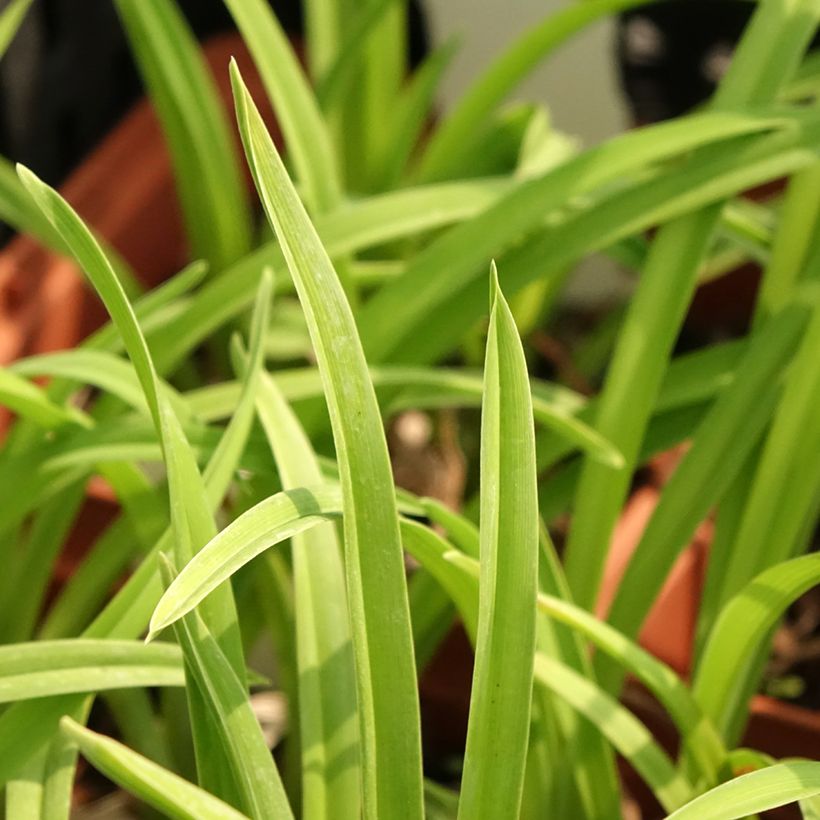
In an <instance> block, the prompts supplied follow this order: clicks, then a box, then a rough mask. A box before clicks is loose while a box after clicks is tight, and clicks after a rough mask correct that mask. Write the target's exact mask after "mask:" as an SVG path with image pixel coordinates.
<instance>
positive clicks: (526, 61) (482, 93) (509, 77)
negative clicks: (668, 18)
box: [420, 0, 645, 180]
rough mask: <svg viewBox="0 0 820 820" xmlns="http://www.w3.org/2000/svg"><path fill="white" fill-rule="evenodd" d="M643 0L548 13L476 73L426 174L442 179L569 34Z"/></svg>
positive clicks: (426, 163)
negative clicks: (490, 117)
mask: <svg viewBox="0 0 820 820" xmlns="http://www.w3.org/2000/svg"><path fill="white" fill-rule="evenodd" d="M644 2H645V0H591V1H589V0H588V1H587V2H584V3H581V4H577V5H572V6H569V7H568V8H565V9H561V10H560V11H559V12H557V13H554V14H550V15H549V16H548V17H546V18H545V19H544V21H543V22H542V23H540V24H539V25H537V26H533V27H530V28H528V29H527V31H526V32H525V33H524V34H523V35H522V36H521V37H520V38H518V39H517V40H516V41H514V42H513V43H512V45H510V46H508V47H507V48H506V49H505V50H504V51H503V52H502V53H501V54H500V55H499V56H498V57H496V59H495V60H494V61H493V62H492V63H491V64H490V65H489V66H488V67H487V68H486V69H484V71H483V72H482V73H481V75H480V76H479V77H478V78H477V79H475V80H474V81H473V83H472V85H471V86H470V87H469V88H468V89H467V91H466V92H465V93H464V94H462V96H461V97H460V99H459V101H458V103H457V104H456V105H455V106H454V108H453V109H452V111H450V112H449V113H448V114H447V116H446V118H445V119H444V121H443V122H442V123H441V125H439V127H438V128H437V129H436V131H435V132H434V134H433V136H432V138H431V139H430V142H429V143H428V145H427V148H426V150H425V153H424V160H423V163H422V165H421V169H420V176H421V177H422V178H423V179H427V180H432V179H443V178H445V177H447V176H448V174H449V171H450V166H451V165H452V164H453V163H454V162H457V161H458V156H459V155H460V154H461V152H462V151H464V149H465V146H469V145H470V143H471V142H472V141H473V140H475V138H476V135H477V134H480V133H481V131H482V126H483V125H484V121H485V120H486V118H487V117H488V115H489V114H490V113H491V112H492V111H493V109H494V108H495V107H496V106H497V105H498V104H499V103H501V102H502V101H503V100H504V98H505V97H506V96H507V94H509V93H510V92H511V91H512V90H513V89H514V88H515V86H516V85H517V84H518V83H519V82H520V81H521V80H522V79H524V77H525V76H526V75H527V74H528V73H529V72H530V71H531V70H532V69H533V68H535V66H536V65H538V63H539V62H540V61H541V60H543V59H544V58H545V57H547V56H548V55H549V54H550V52H552V51H554V50H555V49H556V48H557V47H558V46H560V45H561V44H562V43H563V42H564V41H565V40H567V39H568V38H569V37H571V36H572V35H573V34H575V33H576V32H577V31H580V30H581V29H582V28H584V27H585V26H586V25H589V24H590V23H592V22H594V21H595V20H597V19H599V18H600V17H604V16H606V15H609V14H614V13H617V12H619V11H623V10H625V9H628V8H631V7H633V6H639V5H642V4H643V3H644Z"/></svg>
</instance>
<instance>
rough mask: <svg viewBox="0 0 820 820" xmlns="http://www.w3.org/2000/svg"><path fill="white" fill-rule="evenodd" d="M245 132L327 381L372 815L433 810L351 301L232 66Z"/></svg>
mask: <svg viewBox="0 0 820 820" xmlns="http://www.w3.org/2000/svg"><path fill="white" fill-rule="evenodd" d="M231 70H232V79H233V82H234V93H235V97H236V104H237V119H238V121H239V127H240V132H241V134H242V140H243V143H244V145H245V151H246V154H247V156H248V161H249V164H250V167H251V171H252V173H253V176H254V180H255V182H256V185H257V189H258V190H259V194H260V197H261V199H262V204H263V206H264V208H265V212H266V214H267V216H268V219H269V220H270V222H271V224H272V225H273V227H274V230H275V231H276V235H277V238H278V239H279V243H280V245H281V247H282V251H283V254H284V257H285V260H286V261H287V264H288V269H289V270H290V273H291V276H292V277H293V280H294V284H295V285H296V289H297V292H298V293H299V298H300V301H301V303H302V307H303V309H304V311H305V317H306V320H307V324H308V328H309V330H310V334H311V339H312V340H313V345H314V349H315V352H316V357H317V361H318V365H319V369H320V371H321V373H322V379H323V381H324V383H325V395H326V398H327V402H328V408H329V411H330V418H331V425H332V428H333V435H334V440H335V443H336V451H337V457H338V461H339V474H340V480H341V485H342V494H343V499H344V509H345V516H344V535H345V559H346V560H345V564H346V570H347V583H348V596H349V601H350V608H351V622H352V624H353V647H354V652H355V658H356V669H357V675H358V680H357V684H358V686H357V692H358V703H359V715H360V722H361V739H362V767H363V795H364V813H365V816H366V817H379V818H380V820H388V818H390V817H394V816H398V815H399V814H400V815H401V816H402V817H415V816H421V812H422V786H421V748H420V738H419V711H418V709H419V707H418V693H417V691H416V684H415V679H416V671H415V663H414V661H413V648H412V633H411V630H410V617H409V612H408V604H407V586H406V582H405V578H404V561H403V556H402V551H401V540H400V537H399V526H398V515H397V512H396V505H395V497H394V491H393V479H392V473H391V468H390V459H389V457H388V453H387V444H386V441H385V437H384V431H383V429H382V424H381V417H380V414H379V408H378V405H377V403H376V396H375V393H374V391H373V385H372V383H371V381H370V377H369V375H368V372H367V365H366V362H365V359H364V354H363V352H362V348H361V344H360V342H359V339H358V334H357V332H356V325H355V322H354V320H353V316H352V314H351V312H350V306H349V305H348V303H347V300H346V298H345V295H344V291H343V290H342V287H341V284H340V282H339V279H338V277H337V276H336V274H335V271H334V270H333V266H332V264H331V262H330V259H329V258H328V256H327V254H326V252H325V250H324V248H323V247H322V245H321V242H320V241H319V238H318V236H317V234H316V231H315V229H314V228H313V225H312V224H311V223H310V220H309V219H308V217H307V214H306V213H305V210H304V208H303V206H302V204H301V202H300V201H299V198H298V196H297V195H296V192H295V190H294V189H293V185H292V183H291V182H290V180H289V178H288V176H287V172H286V171H285V168H284V166H283V165H282V161H281V159H280V158H279V155H278V154H277V153H276V149H275V148H274V145H273V142H272V141H271V139H270V137H269V135H268V134H267V132H266V131H265V127H264V124H263V123H262V120H261V118H260V117H259V113H258V111H257V110H256V108H255V106H254V105H253V101H252V100H251V99H250V96H249V95H248V92H247V89H246V88H245V87H244V85H243V83H242V80H241V77H240V76H239V72H238V70H237V68H236V66H235V64H234V65H232V67H231Z"/></svg>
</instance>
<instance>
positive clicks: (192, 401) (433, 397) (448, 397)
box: [185, 365, 622, 483]
mask: <svg viewBox="0 0 820 820" xmlns="http://www.w3.org/2000/svg"><path fill="white" fill-rule="evenodd" d="M370 378H371V380H372V382H373V386H374V387H375V388H376V389H377V390H378V389H380V388H387V389H388V390H389V389H390V388H393V387H400V388H402V392H401V393H400V394H399V395H398V396H395V397H393V398H392V401H391V403H390V405H389V407H388V408H386V410H387V412H388V413H390V412H398V411H399V410H401V409H404V408H408V407H412V408H421V407H478V406H479V405H480V403H481V397H482V387H483V382H482V378H481V375H480V373H479V372H478V371H473V370H468V369H466V368H459V369H455V368H444V367H437V368H435V369H433V368H422V367H400V366H396V367H392V366H389V365H386V366H383V367H371V368H370ZM277 384H278V385H279V387H280V389H281V390H282V392H283V394H284V395H285V397H286V398H287V399H289V400H290V401H297V400H301V399H309V398H315V397H317V396H319V395H321V391H322V383H321V377H320V374H319V372H318V371H317V370H316V369H315V368H292V369H288V370H286V371H283V372H282V373H280V374H279V375H278V376H277ZM532 391H533V397H532V406H533V415H534V417H535V421H536V422H537V423H539V424H542V425H543V426H544V427H546V428H547V429H549V430H550V431H552V432H553V433H555V434H557V436H558V440H559V441H560V442H561V443H562V444H564V445H566V449H565V450H564V451H563V452H564V453H566V452H571V451H572V450H573V449H574V448H575V447H578V448H579V449H581V450H583V451H585V452H588V453H590V454H591V455H592V457H593V458H597V459H600V460H601V461H603V462H605V463H607V464H612V465H613V466H617V465H618V464H620V463H621V462H622V459H621V457H620V455H619V453H618V451H617V450H615V448H614V447H611V446H610V445H609V444H608V443H607V442H606V441H605V440H604V439H602V438H601V437H600V436H599V435H598V434H597V433H596V432H595V430H594V429H593V428H592V427H590V426H589V425H588V424H586V423H584V422H583V421H581V420H580V419H578V418H576V417H575V412H576V411H577V410H579V409H580V408H581V407H582V406H583V405H584V402H585V399H584V398H583V397H582V396H580V395H579V394H577V393H574V392H573V391H571V390H568V389H567V388H564V387H563V386H561V385H557V384H553V383H551V382H544V381H541V380H537V379H533V380H532ZM393 392H395V391H393ZM236 393H237V387H236V386H235V385H231V384H229V383H224V382H223V383H222V384H219V385H211V386H208V387H204V388H201V389H200V390H196V391H192V392H189V393H187V394H186V395H185V398H186V400H187V401H188V403H189V405H190V409H191V411H192V412H193V413H194V415H196V416H198V417H199V418H201V419H203V420H205V421H214V420H216V419H219V418H223V417H226V416H228V415H230V413H231V412H232V410H233V408H234V407H235V403H236V399H235V396H236ZM304 483H311V482H304Z"/></svg>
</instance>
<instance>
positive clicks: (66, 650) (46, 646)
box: [0, 639, 184, 703]
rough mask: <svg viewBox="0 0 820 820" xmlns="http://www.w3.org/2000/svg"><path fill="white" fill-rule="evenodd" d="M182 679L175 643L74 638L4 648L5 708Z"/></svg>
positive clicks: (0, 699)
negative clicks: (40, 699)
mask: <svg viewBox="0 0 820 820" xmlns="http://www.w3.org/2000/svg"><path fill="white" fill-rule="evenodd" d="M183 680H184V678H183V674H182V656H181V654H180V652H179V650H178V648H177V647H176V646H173V645H171V644H157V645H156V646H151V647H146V646H143V645H142V644H141V643H140V642H138V641H99V640H76V639H72V640H68V641H37V642H35V643H22V644H13V645H11V646H4V647H0V703H9V702H11V701H15V700H27V699H28V698H37V697H45V696H46V695H57V694H64V693H68V692H96V691H99V690H102V689H123V688H127V687H129V686H182V685H183Z"/></svg>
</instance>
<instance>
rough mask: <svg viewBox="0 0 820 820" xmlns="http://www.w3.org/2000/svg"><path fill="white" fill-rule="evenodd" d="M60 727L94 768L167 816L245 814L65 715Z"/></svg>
mask: <svg viewBox="0 0 820 820" xmlns="http://www.w3.org/2000/svg"><path fill="white" fill-rule="evenodd" d="M60 730H61V731H62V732H63V734H64V735H65V736H66V737H67V738H70V739H71V740H72V741H73V742H74V743H76V745H77V746H78V747H79V750H80V751H81V752H82V754H83V757H84V758H85V759H86V760H87V761H88V762H89V763H91V765H92V766H94V768H95V769H97V770H99V771H100V772H102V773H103V774H104V775H105V776H106V777H107V778H109V780H112V781H113V782H114V783H116V784H117V785H118V786H120V787H121V788H123V789H125V790H126V791H128V792H130V793H131V794H133V795H134V796H135V797H138V798H139V799H140V800H143V801H145V802H146V803H147V804H148V805H149V806H153V807H154V808H155V809H156V810H157V811H161V812H162V813H163V815H165V816H167V817H173V818H179V820H223V819H224V820H241V818H243V817H245V815H243V814H240V813H239V812H238V811H236V810H235V809H233V808H232V807H231V806H228V805H227V804H225V803H223V802H222V801H221V800H217V799H216V798H215V797H213V796H212V795H210V794H208V792H206V791H203V790H202V789H200V788H197V787H196V786H194V785H193V784H192V783H188V781H187V780H183V779H182V778H181V777H179V776H178V775H175V774H174V773H173V772H169V771H168V770H167V769H163V768H162V766H159V765H158V764H156V763H154V762H153V761H151V760H149V759H148V758H146V757H143V756H142V755H140V754H137V753H136V752H134V751H132V750H131V749H129V748H128V747H127V746H123V745H122V744H121V743H117V741H116V740H112V739H111V738H109V737H105V736H104V735H100V734H97V733H96V732H92V731H90V730H89V729H86V728H85V727H84V726H82V725H81V724H79V723H77V722H76V721H74V720H72V719H71V718H69V717H64V718H63V719H62V720H61V721H60ZM271 816H272V817H273V815H271Z"/></svg>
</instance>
